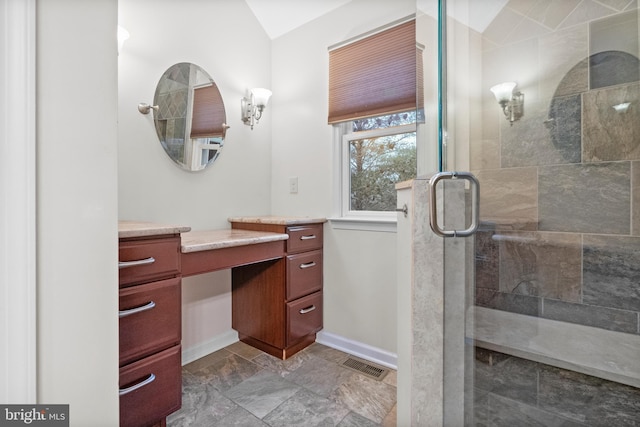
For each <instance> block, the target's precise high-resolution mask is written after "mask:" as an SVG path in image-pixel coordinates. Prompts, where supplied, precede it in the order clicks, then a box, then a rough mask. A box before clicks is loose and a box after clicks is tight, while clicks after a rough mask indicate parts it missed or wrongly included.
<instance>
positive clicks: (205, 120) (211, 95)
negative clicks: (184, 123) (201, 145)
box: [191, 84, 225, 138]
mask: <svg viewBox="0 0 640 427" xmlns="http://www.w3.org/2000/svg"><path fill="white" fill-rule="evenodd" d="M224 121H225V112H224V104H223V103H222V96H221V95H220V91H219V90H218V87H217V86H216V85H215V84H213V85H211V86H205V87H199V88H195V89H194V90H193V112H192V119H191V138H212V137H217V136H224V130H225V129H224V126H223V123H224Z"/></svg>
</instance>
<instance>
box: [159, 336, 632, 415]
mask: <svg viewBox="0 0 640 427" xmlns="http://www.w3.org/2000/svg"><path fill="white" fill-rule="evenodd" d="M475 354H476V362H475V363H476V365H475V371H474V375H473V385H472V386H471V384H470V387H473V391H474V393H473V398H474V402H473V404H474V407H473V411H469V412H468V414H467V417H468V419H467V420H466V423H465V424H466V425H469V426H477V427H481V426H483V427H484V426H487V427H488V426H491V427H503V426H504V427H520V426H540V427H547V426H554V427H555V426H557V427H560V426H561V427H578V426H593V427H600V426H602V427H626V426H639V427H640V389H637V388H634V387H629V386H625V385H622V384H618V383H613V382H611V381H606V380H603V379H599V378H595V377H591V376H588V375H583V374H580V373H576V372H572V371H566V370H563V369H558V368H554V367H552V366H548V365H543V364H541V363H536V362H532V361H529V360H525V359H520V358H517V357H513V356H509V355H505V354H501V353H496V352H491V351H488V350H482V349H476V353H475ZM348 357H349V355H348V354H346V353H343V352H341V351H338V350H335V349H332V348H329V347H326V346H323V345H321V344H318V343H315V344H313V345H311V346H310V347H308V348H307V349H305V350H304V351H302V352H300V353H298V354H296V355H294V356H293V357H291V358H290V359H289V360H286V361H282V360H279V359H277V358H275V357H272V356H269V355H267V354H265V353H263V352H261V351H259V350H256V349H254V348H253V347H250V346H248V345H246V344H244V343H241V342H238V343H235V344H232V345H230V346H229V347H226V348H225V349H222V350H220V351H217V352H215V353H212V354H210V355H208V356H206V357H203V358H202V359H199V360H196V361H195V362H192V363H190V364H188V365H186V366H184V367H183V379H182V381H183V397H182V409H181V410H180V411H178V412H176V413H174V414H172V415H171V416H170V417H169V418H168V426H169V427H178V426H185V427H186V426H189V427H200V426H221V427H230V426H241V427H254V426H255V427H265V426H271V427H276V426H281V427H292V426H305V427H313V426H322V427H329V426H340V427H356V426H363V427H368V426H381V427H391V426H395V425H396V386H397V384H396V379H397V376H396V372H395V371H393V370H390V372H389V373H388V374H387V376H386V377H384V378H383V379H382V380H381V381H378V380H374V379H370V378H369V377H367V376H365V375H362V374H360V373H358V372H355V371H353V370H351V369H348V368H345V367H343V366H342V363H343V362H344V361H345V360H346V359H347V358H348ZM471 415H472V416H471ZM398 427H406V426H398ZM418 427H420V426H418ZM453 427H458V426H453Z"/></svg>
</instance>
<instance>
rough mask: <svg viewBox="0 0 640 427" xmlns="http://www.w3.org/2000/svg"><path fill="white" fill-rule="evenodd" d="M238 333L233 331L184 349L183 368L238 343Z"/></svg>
mask: <svg viewBox="0 0 640 427" xmlns="http://www.w3.org/2000/svg"><path fill="white" fill-rule="evenodd" d="M238 341H239V339H238V333H237V332H236V331H234V330H233V329H231V330H229V331H227V332H225V333H224V334H220V335H217V336H215V337H213V338H212V339H210V340H209V341H207V342H204V343H202V344H198V345H196V346H194V347H190V348H183V349H182V366H184V365H186V364H187V363H191V362H193V361H194V360H198V359H200V358H201V357H204V356H206V355H207V354H211V353H213V352H215V351H218V350H222V349H223V348H225V347H226V346H228V345H231V344H233V343H236V342H238Z"/></svg>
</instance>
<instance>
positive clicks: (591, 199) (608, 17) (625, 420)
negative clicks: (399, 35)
mask: <svg viewBox="0 0 640 427" xmlns="http://www.w3.org/2000/svg"><path fill="white" fill-rule="evenodd" d="M438 3H439V2H436V1H424V2H418V4H419V8H418V9H419V11H420V13H419V21H418V22H419V23H420V22H422V24H423V25H422V26H420V25H419V27H418V33H419V34H420V32H421V31H424V32H425V33H424V34H430V36H429V37H434V36H435V37H437V33H436V32H434V31H433V20H434V19H436V18H437V16H438V13H437V5H438ZM420 5H421V6H420ZM440 5H441V6H444V8H445V9H446V16H447V19H446V26H445V29H446V32H443V33H442V39H441V43H440V48H442V47H444V48H445V49H446V54H445V55H442V52H440V53H441V55H440V57H441V59H442V58H444V59H443V61H444V63H443V65H444V66H443V70H445V72H446V74H445V76H446V78H445V79H444V80H445V83H446V85H444V86H443V92H442V98H443V101H444V102H442V103H441V104H440V105H439V107H440V108H441V109H442V114H443V115H446V120H444V124H445V126H446V127H445V128H441V129H439V131H440V132H441V133H442V134H443V135H444V138H442V140H441V142H442V143H443V144H444V148H443V149H442V153H444V169H445V170H459V171H461V170H466V171H471V172H472V173H473V174H474V175H475V176H476V177H477V178H478V180H479V182H480V189H481V190H480V229H479V231H478V232H477V233H476V235H475V236H473V237H470V238H465V239H459V238H458V239H457V240H459V242H458V243H457V244H454V243H449V242H445V265H446V267H445V281H446V284H445V310H448V311H445V358H444V359H445V361H446V362H445V364H446V365H445V373H448V374H445V386H444V394H445V422H444V425H453V424H452V423H456V425H460V423H462V422H464V424H466V425H561V424H562V423H567V425H569V424H571V425H601V424H603V423H605V421H606V423H607V424H610V425H633V423H634V422H637V420H638V419H640V391H639V389H638V387H640V357H639V355H640V61H639V60H638V58H639V57H640V43H639V34H640V31H639V18H638V9H637V8H638V6H637V2H636V1H631V0H601V1H595V0H563V1H547V0H510V1H508V0H495V1H487V2H484V1H483V2H478V1H474V0H446V2H445V0H442V3H440ZM434 7H436V11H435V12H434ZM441 10H442V9H441ZM440 24H442V21H440ZM441 28H442V27H441ZM418 39H419V41H420V36H419V37H418ZM425 70H426V71H425V73H426V74H425V80H428V79H433V76H432V75H428V73H429V71H428V70H430V69H429V68H428V67H427V66H425ZM503 83H510V84H508V85H503V86H499V85H501V84H503ZM492 88H493V90H492ZM431 101H433V98H432V99H431ZM425 102H427V103H428V102H429V100H427V101H425ZM429 108H432V109H433V107H432V106H431V107H430V106H428V105H427V106H425V110H426V111H428V110H429ZM446 209H447V204H446V202H445V216H447V214H446V212H447V211H446ZM454 211H455V209H451V210H450V212H454ZM462 282H464V283H462ZM461 298H463V299H464V300H465V301H464V302H461V301H460V299H461ZM447 313H448V314H447ZM460 316H464V326H463V328H464V334H460V333H457V332H459V331H460V328H461V326H460ZM447 325H449V327H447ZM462 374H464V375H462Z"/></svg>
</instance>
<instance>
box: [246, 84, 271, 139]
mask: <svg viewBox="0 0 640 427" xmlns="http://www.w3.org/2000/svg"><path fill="white" fill-rule="evenodd" d="M269 97H271V91H270V90H269V89H262V88H253V89H251V90H250V91H249V94H248V95H247V96H245V97H244V98H242V105H241V107H242V121H243V122H244V124H245V125H247V126H251V129H252V130H253V125H254V124H256V123H258V122H259V121H260V118H261V117H262V112H263V111H264V109H265V107H266V106H267V102H269Z"/></svg>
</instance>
